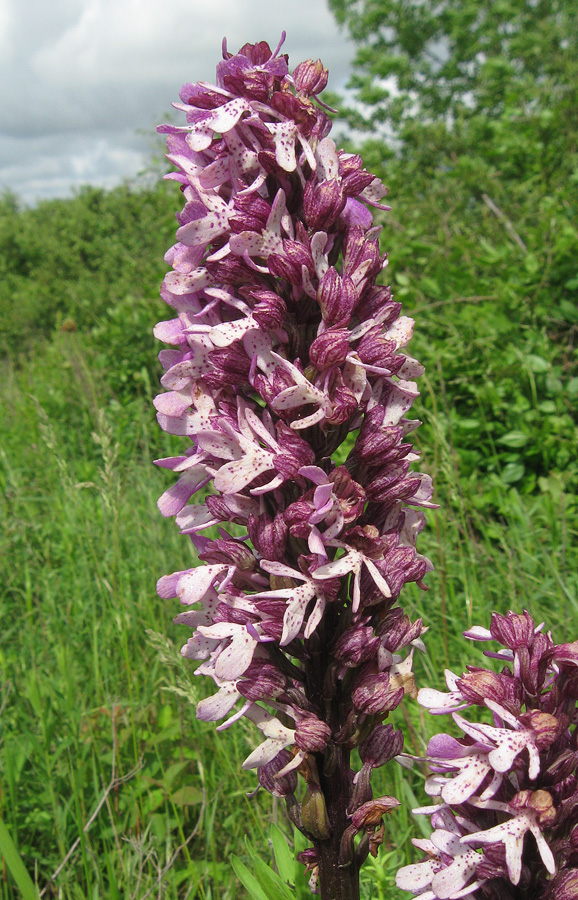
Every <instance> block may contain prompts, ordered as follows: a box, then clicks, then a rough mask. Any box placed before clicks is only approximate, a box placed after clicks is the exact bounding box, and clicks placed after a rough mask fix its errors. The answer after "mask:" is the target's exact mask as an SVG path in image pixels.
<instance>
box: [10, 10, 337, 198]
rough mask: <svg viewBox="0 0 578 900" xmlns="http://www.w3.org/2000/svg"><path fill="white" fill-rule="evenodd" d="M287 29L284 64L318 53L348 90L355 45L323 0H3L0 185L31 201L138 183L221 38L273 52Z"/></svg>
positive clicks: (232, 45)
mask: <svg viewBox="0 0 578 900" xmlns="http://www.w3.org/2000/svg"><path fill="white" fill-rule="evenodd" d="M288 10H291V16H289V13H288ZM283 30H285V31H286V32H287V40H286V42H285V45H284V50H285V52H287V53H289V66H290V69H293V68H294V67H295V66H296V65H297V63H298V62H300V61H301V60H303V59H308V58H313V59H317V58H321V59H322V61H323V63H324V65H325V66H327V67H328V68H329V72H330V80H329V88H330V89H331V90H340V89H342V88H343V87H344V86H345V83H346V82H347V79H348V76H349V69H350V63H351V60H352V58H353V54H354V47H353V44H352V43H351V42H350V41H349V40H348V39H347V38H346V35H345V33H344V32H343V31H340V29H338V26H337V24H336V23H335V20H334V18H333V16H332V15H331V13H330V12H329V10H328V8H327V4H326V2H325V0H282V2H279V0H0V192H1V191H4V190H7V189H8V190H11V191H13V192H14V193H16V195H17V196H18V197H19V198H20V199H21V201H22V202H23V203H24V204H27V205H30V204H34V203H36V202H37V201H38V200H41V199H44V198H48V197H65V196H69V195H70V194H72V193H73V192H74V190H75V189H78V187H80V185H83V184H94V185H101V186H103V187H107V188H109V187H113V186H115V185H117V184H119V183H120V182H121V181H123V180H124V179H132V178H134V177H135V176H137V175H138V174H139V173H142V172H143V170H146V169H147V168H149V167H150V161H151V158H152V156H153V154H154V153H155V152H157V154H158V152H159V149H160V147H161V144H160V143H159V139H158V138H157V137H156V135H155V126H156V125H157V124H159V123H160V122H164V121H167V116H168V115H169V114H170V112H171V103H172V102H173V101H176V100H178V92H179V89H180V87H181V85H182V84H183V83H185V82H187V81H189V82H190V81H213V80H214V74H215V66H216V64H217V62H218V61H219V59H220V58H221V42H222V39H223V37H225V36H226V37H227V40H228V46H229V50H231V51H236V50H237V49H239V47H240V46H241V45H242V44H244V43H245V42H247V41H250V42H251V43H255V42H256V41H259V40H266V41H268V42H269V44H270V45H271V47H272V48H274V47H276V46H277V44H278V42H279V38H280V35H281V32H282V31H283ZM172 113H173V116H174V119H173V120H174V121H177V117H178V113H176V112H175V111H174V110H173V111H172Z"/></svg>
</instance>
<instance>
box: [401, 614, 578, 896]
mask: <svg viewBox="0 0 578 900" xmlns="http://www.w3.org/2000/svg"><path fill="white" fill-rule="evenodd" d="M465 635H466V637H469V638H471V639H474V640H480V641H490V640H492V641H497V642H498V643H500V644H501V645H502V648H501V649H500V650H498V651H497V652H492V651H486V655H487V656H490V657H494V658H496V659H498V660H500V661H503V662H504V663H505V665H504V667H503V668H502V669H501V671H500V672H499V673H496V672H494V671H491V670H489V669H483V668H477V667H473V666H472V667H469V669H468V672H466V673H465V674H463V675H462V677H461V678H458V677H457V676H456V675H454V674H453V673H451V672H449V671H448V672H446V682H447V686H448V688H449V692H448V693H443V692H441V691H434V690H431V689H429V688H423V689H422V690H420V691H419V693H418V702H419V703H421V704H422V705H423V706H425V707H427V708H428V709H429V711H430V712H431V713H432V714H434V715H438V714H441V713H448V712H449V713H451V715H452V717H453V719H454V721H455V723H456V725H457V726H458V728H459V729H460V730H461V731H462V732H463V735H464V736H463V737H462V738H459V739H456V738H453V737H451V736H450V735H448V734H438V735H436V736H435V737H433V738H432V739H431V741H430V742H429V744H428V749H427V753H428V759H429V762H430V766H431V768H432V770H433V774H432V775H431V776H430V777H429V778H428V780H427V781H426V792H427V793H428V794H429V795H430V796H432V797H437V798H439V800H440V801H441V802H439V803H437V804H436V805H435V806H430V807H424V808H422V809H420V810H416V812H421V813H425V814H427V815H431V823H432V826H433V828H434V831H433V833H432V835H431V838H430V839H429V840H415V841H414V844H415V845H416V846H417V847H419V848H420V849H421V850H424V851H425V853H426V854H427V857H426V859H425V860H424V861H422V862H420V863H416V864H415V865H410V866H406V867H404V868H403V869H401V870H400V871H399V872H398V875H397V884H398V886H399V887H401V888H405V889H406V890H410V891H412V892H413V893H414V894H417V895H418V896H419V897H420V900H435V898H439V900H452V898H457V897H471V898H476V900H523V898H540V900H574V898H576V897H578V792H577V791H578V730H577V729H576V725H577V723H578V710H577V701H578V642H574V643H571V644H558V645H556V644H554V642H553V640H552V637H551V636H550V635H549V634H544V632H543V626H542V625H539V626H537V627H536V625H535V623H534V620H533V619H532V617H531V616H530V615H529V614H528V613H527V612H524V613H523V614H522V615H516V614H514V613H512V612H510V613H508V615H507V616H500V615H497V614H494V615H493V616H492V621H491V627H490V629H489V630H487V629H485V628H478V627H476V628H472V629H471V630H470V631H468V632H465ZM471 707H478V708H481V709H483V710H486V711H487V712H488V713H489V714H491V722H486V721H480V720H479V719H477V720H475V721H472V720H471V719H470V718H467V719H466V717H465V716H462V715H461V711H462V710H466V709H469V708H471Z"/></svg>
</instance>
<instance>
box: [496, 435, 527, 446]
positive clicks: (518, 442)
mask: <svg viewBox="0 0 578 900" xmlns="http://www.w3.org/2000/svg"><path fill="white" fill-rule="evenodd" d="M529 440H530V436H529V435H527V434H524V432H523V431H509V432H508V433H507V434H504V435H503V436H502V437H501V438H498V443H499V444H505V446H506V447H525V446H526V444H527V443H528V441H529Z"/></svg>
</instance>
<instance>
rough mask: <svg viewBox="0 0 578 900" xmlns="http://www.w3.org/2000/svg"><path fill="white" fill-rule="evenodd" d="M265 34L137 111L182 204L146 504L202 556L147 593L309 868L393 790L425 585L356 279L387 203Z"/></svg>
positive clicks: (377, 342) (396, 309)
mask: <svg viewBox="0 0 578 900" xmlns="http://www.w3.org/2000/svg"><path fill="white" fill-rule="evenodd" d="M280 47H281V45H279V47H278V48H277V50H275V51H274V52H271V50H270V48H269V46H268V45H267V44H266V43H259V44H255V45H249V44H247V45H245V46H244V47H242V48H241V50H240V51H239V52H238V53H237V54H236V55H231V54H230V53H229V52H228V51H227V49H226V45H224V48H223V61H222V62H221V63H219V65H218V67H217V78H216V84H215V85H211V84H206V83H199V84H186V85H185V86H184V87H183V88H182V91H181V95H180V96H181V100H182V103H179V104H175V106H176V107H177V108H178V109H180V110H182V111H183V112H184V113H185V115H186V120H187V124H186V125H184V126H182V127H175V126H172V125H164V126H161V127H160V129H159V131H161V132H163V133H166V135H167V147H168V159H169V160H170V161H171V162H172V163H173V164H174V166H175V167H176V170H177V171H176V172H174V173H172V174H171V175H170V176H169V177H170V178H173V179H175V180H176V181H177V182H179V184H180V186H181V190H182V193H183V197H184V201H185V205H184V208H183V210H182V212H181V213H180V214H179V215H178V216H177V219H178V223H179V227H178V230H177V240H178V243H177V244H175V246H174V247H173V248H172V249H171V250H170V251H169V252H168V254H167V257H166V259H167V262H168V263H169V264H170V265H171V266H172V271H171V272H170V273H169V274H167V276H166V277H165V280H164V283H163V288H162V291H161V295H162V297H163V298H164V300H165V301H166V302H167V303H168V304H169V305H170V306H171V307H172V308H173V309H174V311H175V313H176V317H175V318H173V319H172V320H171V321H168V322H163V323H161V324H159V325H158V326H157V328H156V329H155V334H156V336H157V337H158V338H159V339H160V340H161V341H164V342H165V343H167V344H170V345H172V348H171V349H165V350H162V351H161V353H160V360H161V363H162V365H163V367H164V369H165V370H166V371H165V374H164V375H163V377H162V379H161V381H162V385H163V386H164V388H166V392H165V393H163V394H161V395H160V396H159V397H157V398H156V401H155V406H156V408H157V411H158V419H159V422H160V424H161V426H162V428H164V429H165V430H166V431H168V432H169V433H171V434H176V435H183V436H186V437H187V438H189V444H188V447H187V449H186V450H184V452H183V453H182V455H180V456H177V457H173V458H169V459H162V460H158V461H157V462H158V464H159V465H161V466H164V467H165V468H168V469H171V470H172V471H173V472H175V473H176V474H177V475H178V481H177V482H176V484H174V485H173V486H172V487H170V488H169V489H168V490H167V491H166V492H165V493H164V494H163V496H162V497H161V499H160V501H159V507H160V510H161V512H162V513H163V515H165V516H176V521H177V524H178V526H179V527H180V529H181V531H182V533H183V534H185V535H189V536H190V539H191V541H192V543H193V545H194V547H195V549H196V551H197V553H198V557H199V559H200V560H201V561H202V562H203V563H204V564H205V565H204V566H198V567H194V568H191V569H187V570H182V571H178V572H174V573H173V574H171V575H168V576H165V577H164V578H161V579H160V581H159V584H158V590H159V593H160V595H161V596H162V597H164V598H178V599H179V600H180V602H181V603H182V604H183V605H184V606H185V607H186V609H185V611H183V612H182V613H181V614H180V615H178V616H177V618H176V621H177V622H179V623H182V624H184V625H187V626H189V627H190V628H191V629H192V630H193V633H192V636H191V637H190V638H189V640H188V642H187V644H186V646H185V647H184V648H183V651H182V652H183V655H184V656H185V657H187V658H189V659H192V660H195V661H198V663H199V665H198V668H197V670H196V671H197V674H203V675H208V676H210V677H211V678H212V679H213V681H214V682H215V685H216V687H217V691H216V693H215V694H213V695H212V696H210V697H209V698H207V699H205V700H203V701H201V702H200V703H199V706H198V710H197V715H198V716H199V717H200V718H201V719H204V720H208V721H219V720H222V719H225V721H224V723H223V724H221V725H220V726H219V728H221V729H222V728H227V727H229V726H230V725H231V724H232V723H233V722H235V721H237V720H238V719H239V718H240V717H241V716H245V717H246V718H248V719H250V720H251V721H252V722H253V723H254V724H255V725H256V727H257V728H258V729H259V731H260V732H261V733H262V736H263V741H262V743H261V744H260V745H259V746H258V747H257V748H256V749H255V750H254V752H252V753H251V754H250V755H249V757H248V758H247V759H246V760H245V763H244V766H245V767H246V768H256V769H257V773H258V779H259V783H260V785H261V786H262V787H263V788H265V789H267V790H269V791H271V793H273V794H276V795H279V796H284V797H285V798H286V799H287V805H288V809H289V812H290V815H291V816H292V818H293V819H294V821H295V822H296V824H297V825H298V827H300V828H301V829H302V830H303V831H304V833H306V834H307V835H308V836H309V837H310V838H311V839H312V840H313V842H314V843H315V848H316V849H315V850H312V851H311V852H310V855H309V856H308V857H307V865H308V867H309V868H310V870H311V871H312V872H313V874H315V870H316V868H317V867H319V868H320V869H321V872H320V878H321V884H322V886H323V882H324V878H325V877H329V875H327V876H325V875H324V869H325V871H326V873H327V872H329V869H330V868H331V866H333V862H331V863H330V862H329V861H328V858H327V859H326V854H325V849H326V848H327V846H331V847H332V848H334V846H335V845H336V846H337V849H338V850H339V851H340V853H341V864H342V865H343V866H345V867H348V866H349V867H350V868H352V869H353V870H355V869H356V867H357V868H358V865H359V860H360V859H361V858H362V857H363V855H364V854H367V852H369V851H371V852H375V850H376V847H377V845H378V843H379V840H380V836H381V833H382V832H380V827H381V826H380V823H381V817H382V815H383V814H384V812H386V811H387V810H388V809H389V808H391V807H393V806H394V805H395V803H396V801H394V800H393V799H392V798H380V799H379V800H373V799H372V792H371V787H370V783H369V781H370V777H369V776H370V774H371V771H372V769H373V768H375V767H377V766H381V765H383V764H384V763H385V762H387V761H388V760H390V759H392V758H393V757H396V756H399V754H400V752H401V749H402V739H401V735H400V734H399V733H397V732H394V730H393V728H392V727H391V726H389V725H388V726H385V725H383V724H382V722H383V720H384V719H385V718H386V717H387V715H388V713H389V712H390V711H391V710H393V709H394V708H395V707H396V706H397V705H398V704H399V703H400V701H401V699H402V697H403V695H404V693H405V692H408V691H412V690H413V689H414V688H413V680H412V675H411V665H412V656H413V652H414V647H415V646H418V647H420V645H421V641H420V634H421V632H422V630H423V629H422V624H421V620H418V621H416V622H413V623H412V622H411V621H410V620H409V618H408V617H407V616H406V615H405V614H404V613H403V611H402V610H401V609H400V608H398V607H396V606H395V602H396V600H397V597H398V595H399V593H400V591H401V589H402V587H403V585H404V584H405V583H407V582H417V584H418V585H420V586H422V587H424V585H423V582H422V579H423V577H424V575H425V574H426V572H427V571H428V570H429V569H430V568H431V564H430V563H429V561H428V560H427V559H426V558H424V557H422V556H420V555H419V554H418V553H417V552H416V546H415V545H416V538H417V535H418V533H419V532H420V531H421V529H422V527H423V525H424V515H423V513H422V512H421V509H420V508H424V507H425V508H427V507H431V506H433V504H432V502H431V494H432V486H431V480H430V479H429V477H427V476H425V475H422V474H419V473H416V472H413V471H410V466H411V464H412V463H413V462H415V461H416V460H417V459H418V456H419V454H418V453H417V452H416V451H415V450H414V449H413V447H412V444H411V443H410V442H409V441H408V440H407V437H408V435H409V434H410V433H411V432H412V431H413V430H414V429H415V428H416V427H417V426H418V425H419V422H418V421H416V420H411V419H409V418H407V414H408V412H409V410H410V408H411V406H412V404H413V402H414V400H415V398H416V397H417V396H418V390H417V386H416V381H415V379H416V378H417V377H418V376H419V375H420V374H421V373H422V371H423V370H422V367H421V366H420V364H419V363H418V362H416V360H414V359H412V358H411V356H409V355H407V354H405V353H404V352H402V348H403V347H405V345H406V344H407V343H408V341H409V340H410V338H411V336H412V328H413V321H412V320H411V319H409V318H407V317H405V316H403V315H401V311H400V304H399V303H397V302H395V301H394V299H393V298H392V296H391V292H390V289H389V288H387V287H384V286H382V285H380V284H377V278H378V276H379V275H380V274H381V272H382V271H383V269H384V267H385V265H386V263H387V258H386V257H385V256H382V255H381V254H380V250H379V245H378V237H379V232H380V228H379V227H375V226H374V225H373V217H372V213H371V209H370V208H371V207H374V208H377V209H388V207H386V206H384V204H383V203H382V200H383V198H384V196H385V194H386V192H387V191H386V189H385V188H384V187H383V185H382V184H381V182H380V181H379V180H378V179H377V178H376V177H374V176H373V175H372V174H371V173H368V172H367V171H366V170H365V169H364V168H363V167H362V161H361V159H360V157H359V156H356V155H353V154H349V153H344V152H343V151H341V150H338V149H337V147H336V145H335V143H334V142H333V141H332V140H331V139H330V138H329V137H328V133H329V131H330V127H331V122H330V119H329V118H328V116H327V114H326V112H325V109H326V107H324V105H323V104H321V102H320V101H317V94H318V93H319V92H320V91H322V90H323V88H324V87H325V85H326V82H327V71H326V70H325V69H324V68H323V66H322V64H321V63H320V62H319V61H317V62H314V61H311V60H308V61H306V62H303V63H301V64H300V65H298V66H297V68H296V69H295V70H294V71H293V73H292V74H289V69H288V65H287V57H286V56H285V55H283V54H281V53H280ZM344 445H345V446H344ZM201 489H205V490H204V493H203V494H202V495H201V499H200V500H199V501H198V502H194V503H191V502H190V501H191V498H192V497H193V495H195V494H197V493H198V492H199V491H201ZM207 529H212V531H211V532H210V534H211V535H212V536H206V535H203V534H202V533H203V532H204V531H206V530H207ZM227 717H228V718H227ZM353 748H359V753H360V757H361V762H362V767H361V770H360V771H359V772H357V774H355V773H354V772H353V771H352V770H351V769H350V766H349V756H350V753H351V750H352V749H353ZM298 773H300V774H301V775H302V776H303V778H304V780H305V784H306V788H305V795H304V797H303V798H302V799H301V801H300V802H298V801H297V799H296V789H297V774H298ZM335 785H338V788H336V787H335ZM357 833H362V843H361V844H360V845H359V847H360V849H359V848H358V851H356V853H357V855H356V856H355V860H354V859H353V856H354V847H355V845H354V842H353V836H354V835H355V834H357ZM324 848H325V849H324ZM324 854H325V855H324ZM333 868H335V866H333ZM340 896H341V895H340Z"/></svg>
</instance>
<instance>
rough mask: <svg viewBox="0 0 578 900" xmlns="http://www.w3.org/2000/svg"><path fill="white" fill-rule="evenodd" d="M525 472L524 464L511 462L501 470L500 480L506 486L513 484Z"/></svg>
mask: <svg viewBox="0 0 578 900" xmlns="http://www.w3.org/2000/svg"><path fill="white" fill-rule="evenodd" d="M525 471H526V467H525V465H524V463H514V462H511V463H508V464H507V465H505V466H504V468H503V469H502V474H501V479H502V481H504V482H505V483H506V484H515V482H516V481H520V479H522V478H523V477H524V472H525Z"/></svg>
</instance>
